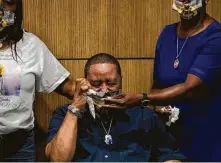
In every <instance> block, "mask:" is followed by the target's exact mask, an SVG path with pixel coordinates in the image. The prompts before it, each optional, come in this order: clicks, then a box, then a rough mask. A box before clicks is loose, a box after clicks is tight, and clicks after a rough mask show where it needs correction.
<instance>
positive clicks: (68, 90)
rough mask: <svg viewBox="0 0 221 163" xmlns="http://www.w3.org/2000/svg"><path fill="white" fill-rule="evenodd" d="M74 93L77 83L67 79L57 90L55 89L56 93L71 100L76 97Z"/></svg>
mask: <svg viewBox="0 0 221 163" xmlns="http://www.w3.org/2000/svg"><path fill="white" fill-rule="evenodd" d="M74 91H75V83H74V82H73V81H72V80H71V79H69V78H67V79H65V80H64V81H63V82H62V83H61V84H60V85H59V86H58V87H57V88H56V89H55V92H56V93H58V94H60V95H62V96H65V97H67V98H69V99H71V100H72V99H73V97H74Z"/></svg>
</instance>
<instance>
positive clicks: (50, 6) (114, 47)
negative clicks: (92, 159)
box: [23, 0, 221, 131]
mask: <svg viewBox="0 0 221 163" xmlns="http://www.w3.org/2000/svg"><path fill="white" fill-rule="evenodd" d="M23 1H24V27H25V29H26V30H28V31H30V32H33V33H35V34H36V35H37V36H38V37H40V38H41V39H42V40H43V41H44V42H45V43H46V45H47V46H48V47H49V49H50V50H51V51H52V52H53V54H54V55H55V56H56V57H57V58H58V59H59V60H60V61H61V63H62V64H63V65H64V66H65V67H66V68H67V69H68V70H69V71H70V72H71V74H72V75H71V76H72V78H73V79H75V78H77V77H82V76H83V67H84V63H85V61H86V59H87V58H88V57H90V56H92V55H93V54H95V53H99V52H106V53H111V54H112V55H114V56H116V57H117V58H120V63H121V65H122V69H123V90H124V91H127V92H147V91H148V90H149V89H150V86H151V83H152V69H153V59H154V48H155V44H156V41H157V38H158V36H159V33H160V31H161V30H162V28H163V27H164V26H165V25H166V24H170V23H173V22H176V21H177V20H178V15H177V14H176V13H175V12H173V11H172V10H171V5H172V0H23ZM208 12H209V13H210V14H211V15H212V16H213V17H215V18H216V19H218V20H221V0H210V4H209V6H208ZM67 102H70V101H68V100H66V99H65V98H63V97H59V96H58V95H57V94H55V93H53V94H51V95H39V96H37V99H36V104H35V115H36V120H37V123H38V124H39V126H40V128H41V129H42V130H43V131H47V128H48V122H49V119H50V116H51V112H52V110H53V109H54V108H55V107H56V106H58V105H61V104H64V103H67Z"/></svg>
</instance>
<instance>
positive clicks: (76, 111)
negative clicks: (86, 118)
mask: <svg viewBox="0 0 221 163" xmlns="http://www.w3.org/2000/svg"><path fill="white" fill-rule="evenodd" d="M68 110H70V111H71V112H72V113H73V114H74V115H75V116H77V117H78V118H82V117H83V115H82V113H81V111H80V110H79V109H78V108H76V107H75V106H73V105H69V106H68Z"/></svg>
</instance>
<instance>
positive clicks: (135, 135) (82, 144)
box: [48, 105, 186, 162]
mask: <svg viewBox="0 0 221 163" xmlns="http://www.w3.org/2000/svg"><path fill="white" fill-rule="evenodd" d="M67 110H68V109H67V105H65V106H62V107H59V108H57V109H56V111H55V112H54V114H53V116H52V119H51V122H50V126H49V130H48V134H49V137H48V142H50V141H51V140H52V139H53V138H54V137H55V136H56V134H57V132H58V130H59V128H60V126H61V125H62V123H63V120H64V118H65V115H66V112H67ZM105 124H106V126H105ZM109 124H110V123H105V122H104V126H105V128H106V130H108V127H109ZM104 135H105V131H104V129H103V127H102V125H101V122H100V119H99V118H97V119H96V120H95V121H94V119H93V117H92V116H91V114H90V113H89V111H88V112H86V114H85V115H84V118H82V119H79V121H78V137H77V147H76V153H75V157H74V158H73V161H76V162H147V161H150V160H151V161H160V162H162V161H166V160H185V159H186V158H185V157H184V156H183V155H182V154H181V153H180V151H179V150H178V149H176V148H174V146H173V145H174V138H173V137H172V136H171V135H170V134H169V133H168V132H166V131H165V128H164V125H163V124H162V123H161V122H160V121H159V119H158V118H157V116H156V114H155V113H153V111H151V110H150V109H148V108H143V107H139V106H138V107H134V108H131V109H128V110H125V111H124V110H122V111H118V112H116V113H115V114H114V120H113V123H112V127H111V130H110V135H111V136H112V138H113V144H112V145H107V144H105V142H104ZM64 136H65V135H64ZM61 148H62V147H61Z"/></svg>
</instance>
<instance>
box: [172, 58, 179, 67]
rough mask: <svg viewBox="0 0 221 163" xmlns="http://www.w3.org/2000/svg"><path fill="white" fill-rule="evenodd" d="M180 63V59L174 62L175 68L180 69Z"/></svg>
mask: <svg viewBox="0 0 221 163" xmlns="http://www.w3.org/2000/svg"><path fill="white" fill-rule="evenodd" d="M179 63H180V61H179V59H178V58H177V59H176V60H175V61H174V65H173V66H174V68H178V67H179Z"/></svg>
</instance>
